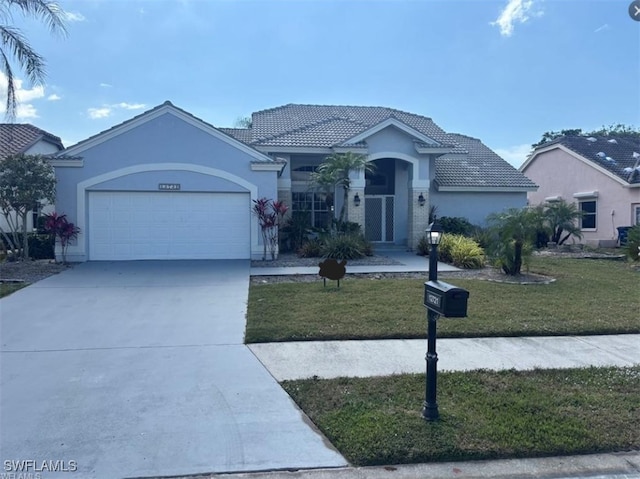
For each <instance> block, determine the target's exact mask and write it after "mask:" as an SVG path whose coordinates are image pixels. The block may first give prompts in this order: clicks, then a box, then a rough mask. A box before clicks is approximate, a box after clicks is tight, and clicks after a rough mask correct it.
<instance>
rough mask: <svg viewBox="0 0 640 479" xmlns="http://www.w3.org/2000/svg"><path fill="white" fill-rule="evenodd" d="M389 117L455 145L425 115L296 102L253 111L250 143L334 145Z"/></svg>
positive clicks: (268, 144) (381, 109) (385, 109)
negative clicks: (298, 103) (299, 103)
mask: <svg viewBox="0 0 640 479" xmlns="http://www.w3.org/2000/svg"><path fill="white" fill-rule="evenodd" d="M389 118H394V119H396V120H398V121H399V122H402V123H404V124H405V125H407V126H409V127H411V128H413V129H414V130H416V131H418V132H420V133H422V134H423V135H426V136H428V137H429V138H432V139H433V140H435V141H437V142H439V143H441V144H442V145H445V146H452V147H453V148H454V149H455V148H456V146H457V145H456V144H455V141H453V140H452V139H451V137H450V136H449V135H448V134H447V133H446V132H445V131H444V130H442V129H441V128H440V127H439V126H438V125H436V124H435V123H434V122H433V120H432V119H431V118H427V117H425V116H421V115H416V114H413V113H407V112H404V111H401V110H396V109H393V108H386V107H379V106H348V105H297V104H288V105H284V106H280V107H277V108H272V109H269V110H262V111H258V112H256V113H253V115H252V128H251V129H250V131H251V135H252V140H251V145H253V146H279V147H291V146H311V147H314V146H315V147H331V146H337V145H340V144H341V143H343V142H345V141H348V140H349V139H351V138H353V137H354V136H356V135H358V134H360V133H362V132H364V131H366V130H368V129H370V128H372V127H374V126H376V125H377V124H379V123H381V122H383V121H385V120H388V119H389ZM461 152H462V150H461Z"/></svg>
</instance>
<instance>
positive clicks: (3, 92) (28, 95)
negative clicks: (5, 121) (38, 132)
mask: <svg viewBox="0 0 640 479" xmlns="http://www.w3.org/2000/svg"><path fill="white" fill-rule="evenodd" d="M13 85H14V88H15V93H16V100H17V101H18V108H17V110H16V118H17V119H24V118H38V111H37V110H36V107H35V106H33V105H32V104H31V103H30V102H32V101H33V100H38V99H40V98H43V97H44V87H43V86H42V85H38V86H35V87H33V88H27V89H25V88H23V86H22V85H23V81H22V80H20V79H19V78H15V79H14V83H13ZM0 98H3V101H2V104H0V114H3V115H4V113H5V112H6V98H7V77H6V76H5V74H4V73H3V72H0Z"/></svg>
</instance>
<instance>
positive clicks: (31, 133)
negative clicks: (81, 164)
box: [0, 123, 64, 158]
mask: <svg viewBox="0 0 640 479" xmlns="http://www.w3.org/2000/svg"><path fill="white" fill-rule="evenodd" d="M41 140H42V141H46V142H48V143H52V144H53V145H55V146H57V147H58V148H59V149H61V150H62V149H63V148H64V146H63V145H62V140H61V139H60V138H59V137H57V136H55V135H52V134H51V133H49V132H47V131H44V130H41V129H40V128H38V127H36V126H33V125H30V124H29V123H1V124H0V158H5V157H7V156H10V155H18V154H20V153H24V152H25V151H26V150H28V149H29V148H30V147H31V146H33V145H35V144H36V143H38V142H39V141H41Z"/></svg>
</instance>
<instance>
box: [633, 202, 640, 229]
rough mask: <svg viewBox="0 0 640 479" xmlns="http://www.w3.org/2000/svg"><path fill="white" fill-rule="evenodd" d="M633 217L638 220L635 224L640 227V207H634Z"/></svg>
mask: <svg viewBox="0 0 640 479" xmlns="http://www.w3.org/2000/svg"><path fill="white" fill-rule="evenodd" d="M633 213H634V214H633V217H634V219H635V220H636V222H635V224H637V225H640V205H637V206H634V207H633Z"/></svg>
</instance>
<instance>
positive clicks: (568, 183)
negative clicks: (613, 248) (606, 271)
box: [523, 149, 640, 245]
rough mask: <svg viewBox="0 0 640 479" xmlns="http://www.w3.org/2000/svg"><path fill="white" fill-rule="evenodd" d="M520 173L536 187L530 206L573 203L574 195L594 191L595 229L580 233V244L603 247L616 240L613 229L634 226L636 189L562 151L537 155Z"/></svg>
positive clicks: (638, 196)
mask: <svg viewBox="0 0 640 479" xmlns="http://www.w3.org/2000/svg"><path fill="white" fill-rule="evenodd" d="M523 173H524V174H525V175H527V176H528V177H529V178H531V179H532V180H533V181H534V182H535V183H537V184H538V185H540V188H539V189H538V191H535V192H533V191H532V192H529V195H528V198H529V203H530V204H531V205H537V204H540V203H542V202H544V201H545V198H548V197H553V196H560V197H562V198H563V199H564V200H566V201H568V202H577V201H578V200H577V199H576V198H574V194H576V193H583V192H590V191H597V192H598V196H597V198H595V200H596V228H595V231H586V230H585V231H583V239H582V242H583V243H586V244H593V245H598V244H600V243H602V242H605V244H606V242H611V241H613V240H616V239H617V237H618V231H617V229H616V228H617V227H619V226H630V225H633V224H634V223H635V215H634V206H640V188H637V187H636V188H626V187H624V185H623V184H622V183H620V182H619V181H617V180H615V179H613V178H611V177H610V176H608V175H607V174H605V173H603V172H601V171H598V170H597V169H596V168H594V167H592V166H590V165H588V164H586V163H585V162H584V161H581V160H579V159H577V158H576V157H574V156H572V155H571V154H569V153H567V152H565V151H563V150H560V149H555V150H551V151H548V152H545V153H541V154H539V155H538V156H537V157H536V158H534V160H533V161H532V162H531V163H530V164H529V165H528V166H527V167H526V168H525V170H524V171H523ZM585 199H586V198H585Z"/></svg>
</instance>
